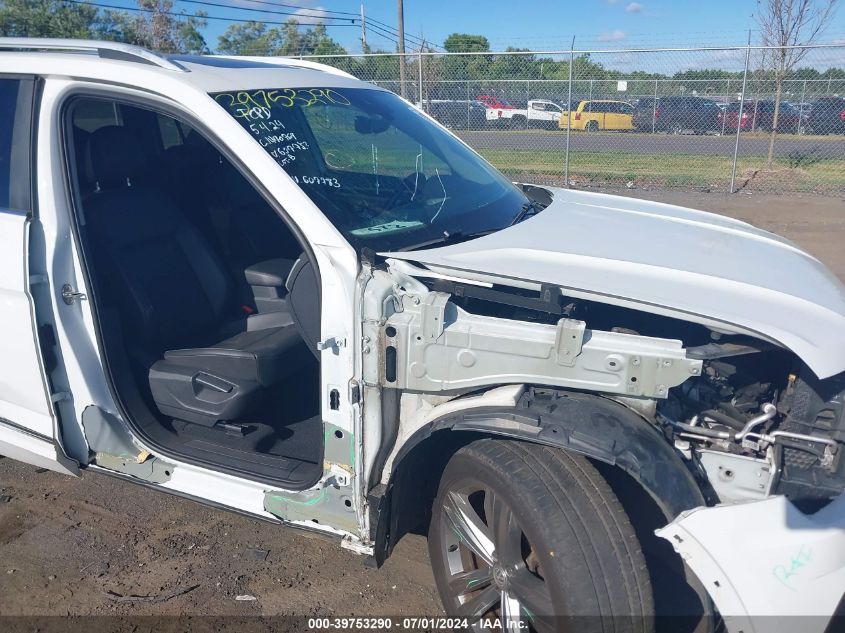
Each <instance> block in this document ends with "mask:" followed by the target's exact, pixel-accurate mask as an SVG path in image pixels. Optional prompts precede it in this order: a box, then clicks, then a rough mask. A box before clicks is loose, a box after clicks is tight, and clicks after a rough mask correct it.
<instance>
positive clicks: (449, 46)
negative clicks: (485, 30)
mask: <svg viewBox="0 0 845 633" xmlns="http://www.w3.org/2000/svg"><path fill="white" fill-rule="evenodd" d="M443 48H445V49H446V50H447V51H448V52H450V53H486V52H487V51H489V50H490V42H489V41H487V38H486V37H484V36H483V35H469V34H467V33H452V34H451V35H450V36H449V37H447V38H446V40H445V41H444V42H443Z"/></svg>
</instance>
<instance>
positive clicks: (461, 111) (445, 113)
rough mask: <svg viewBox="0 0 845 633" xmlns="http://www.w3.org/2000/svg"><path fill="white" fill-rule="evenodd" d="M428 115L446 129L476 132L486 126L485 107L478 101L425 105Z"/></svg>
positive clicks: (434, 101) (432, 102)
mask: <svg viewBox="0 0 845 633" xmlns="http://www.w3.org/2000/svg"><path fill="white" fill-rule="evenodd" d="M426 108H427V110H428V113H429V114H430V115H431V116H433V117H434V118H435V119H437V121H438V122H440V123H442V124H443V125H445V126H446V127H448V128H453V129H456V130H478V129H481V128H483V127H484V126H485V125H486V124H487V106H485V105H484V104H483V103H481V102H480V101H437V100H433V101H430V102H429V103H427V104H426Z"/></svg>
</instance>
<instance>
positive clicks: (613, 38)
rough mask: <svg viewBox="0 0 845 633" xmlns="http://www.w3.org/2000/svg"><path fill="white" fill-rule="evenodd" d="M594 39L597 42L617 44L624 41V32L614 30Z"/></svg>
mask: <svg viewBox="0 0 845 633" xmlns="http://www.w3.org/2000/svg"><path fill="white" fill-rule="evenodd" d="M596 39H598V41H599V42H619V41H621V40H624V39H625V31H622V30H620V29H615V30H613V31H608V32H606V33H602V34H601V35H599V36H598V37H597V38H596Z"/></svg>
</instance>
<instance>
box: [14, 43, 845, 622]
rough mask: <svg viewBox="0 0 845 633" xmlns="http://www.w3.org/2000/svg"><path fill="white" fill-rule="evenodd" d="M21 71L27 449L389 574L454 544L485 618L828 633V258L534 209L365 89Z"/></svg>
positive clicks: (20, 387)
mask: <svg viewBox="0 0 845 633" xmlns="http://www.w3.org/2000/svg"><path fill="white" fill-rule="evenodd" d="M0 49H2V50H3V51H4V52H2V53H0V71H1V72H2V75H0V115H2V116H0V325H2V329H0V353H1V354H2V356H0V453H3V454H5V455H8V456H11V457H13V458H17V459H20V460H22V461H25V462H30V463H32V464H37V465H39V466H43V467H47V468H52V469H53V470H56V471H59V472H64V473H67V474H71V475H73V474H77V473H78V472H79V471H80V469H83V468H85V469H89V470H94V471H102V472H109V473H111V474H113V475H116V476H120V477H125V478H127V479H130V480H132V481H136V482H138V483H142V484H144V485H148V486H150V487H155V488H157V489H160V490H163V491H168V492H171V493H176V494H179V495H183V496H188V497H191V498H194V499H197V500H201V501H203V502H206V503H209V504H213V505H216V506H219V507H223V508H228V509H232V510H235V511H238V512H241V513H246V514H250V515H253V516H256V517H261V518H263V519H268V520H273V521H277V522H278V523H279V524H286V525H291V526H296V527H300V528H304V529H308V530H311V531H316V532H321V533H324V534H326V535H328V536H331V537H333V538H337V540H338V541H339V542H340V544H341V545H342V546H344V547H346V548H349V549H351V550H354V551H356V552H359V553H362V554H366V555H370V556H372V557H374V559H375V561H376V562H377V563H379V564H380V563H381V562H382V561H383V560H384V559H385V558H386V557H387V556H388V555H389V554H390V552H391V549H392V547H393V545H394V544H395V543H396V541H397V540H398V539H399V538H401V537H402V535H403V534H406V533H407V532H409V531H414V530H427V533H428V538H429V543H430V553H431V563H432V567H433V569H434V575H435V578H436V581H437V586H438V588H439V591H440V594H441V596H442V599H443V603H444V606H445V609H446V612H447V613H448V614H450V615H455V616H460V617H462V618H465V622H466V623H467V624H470V625H474V624H475V623H476V622H477V621H478V619H479V618H481V617H484V618H485V619H486V618H502V619H503V620H500V622H504V625H506V626H509V627H511V628H517V627H518V628H520V629H521V630H529V629H533V630H537V631H543V630H554V629H557V628H564V627H566V626H570V625H572V621H571V620H569V619H568V618H567V617H566V616H587V617H585V618H584V619H583V620H580V621H579V624H578V626H579V630H610V629H612V630H614V631H647V630H650V629H652V628H653V626H654V623H655V622H654V620H653V619H652V618H651V617H649V616H651V615H653V614H657V615H662V614H682V615H689V616H692V617H698V616H704V620H703V621H702V622H701V623H700V624H702V626H704V627H707V626H711V625H714V624H715V623H716V622H717V620H716V619H714V618H712V617H708V616H710V615H711V614H712V613H714V612H719V613H720V614H721V616H722V617H723V618H724V620H725V622H726V623H727V626H728V628H729V630H730V631H732V632H734V631H746V632H748V631H761V630H766V631H775V630H780V629H779V628H778V627H788V628H784V629H783V630H794V628H795V626H796V624H795V621H794V620H790V619H778V618H768V619H766V620H765V623H764V624H761V622H760V621H759V620H756V619H755V617H756V616H775V615H808V616H816V617H812V618H809V619H808V620H807V621H806V623H804V624H802V630H804V631H808V630H818V631H822V630H824V628H825V627H826V626H828V623H829V620H830V617H831V615H832V614H833V613H834V612H835V611H836V610H837V607H838V605H839V603H840V599H841V597H842V593H843V587H845V554H843V553H844V552H845V532H843V525H845V502H843V497H842V496H840V495H841V492H842V490H843V487H845V458H843V455H842V453H843V441H845V404H843V394H845V374H843V372H845V288H843V286H842V285H841V284H840V283H839V282H838V281H837V280H836V279H835V278H834V277H833V275H832V274H830V273H829V272H828V271H827V270H826V269H825V268H824V266H822V264H820V263H819V262H818V261H817V260H816V259H814V258H813V257H811V256H809V255H807V254H806V253H804V252H803V251H801V250H800V249H798V248H797V247H795V246H794V245H793V244H791V243H789V242H788V241H786V240H783V239H781V238H779V237H777V236H774V235H772V234H770V233H767V232H765V231H761V230H758V229H755V228H754V227H752V226H749V225H747V224H744V223H742V222H738V221H734V220H730V219H726V218H722V217H718V216H714V215H710V214H707V213H703V212H698V211H693V210H689V209H683V208H679V207H673V206H668V205H663V204H657V203H652V202H643V201H636V200H630V199H625V198H619V197H613V196H607V195H600V194H595V193H584V192H577V191H569V190H561V189H552V188H544V187H539V186H531V185H514V184H512V183H510V182H508V181H507V180H506V179H505V178H503V177H502V176H501V175H500V174H499V173H498V172H496V170H495V169H493V168H492V167H491V166H490V165H488V164H487V163H486V162H485V161H484V160H483V159H481V158H480V157H479V156H478V155H477V154H475V153H474V152H473V151H472V150H470V149H469V148H468V147H466V146H465V145H464V144H463V143H462V142H461V141H460V140H458V139H457V138H455V137H454V136H452V135H451V134H450V133H449V132H447V131H446V130H445V129H444V128H442V127H441V126H439V125H438V124H437V123H435V122H434V121H433V120H432V119H430V118H429V117H428V116H427V115H425V114H424V113H421V112H420V111H418V110H417V109H416V108H414V107H413V106H412V105H410V104H409V103H407V102H406V101H403V100H402V99H400V98H399V97H397V96H396V95H394V94H392V93H390V92H387V91H385V90H382V89H379V88H377V87H375V86H372V85H369V84H366V83H363V82H361V81H358V80H356V79H354V78H353V77H351V76H349V75H346V74H345V73H342V72H340V71H338V70H336V69H333V68H329V67H324V66H319V65H316V64H311V63H308V62H302V61H296V60H287V59H280V58H275V59H270V58H268V59H257V58H240V59H234V58H221V57H162V56H159V55H156V54H153V53H150V52H148V51H145V50H142V49H138V48H134V47H130V46H125V45H120V44H114V43H103V42H84V41H59V40H9V39H6V40H0ZM672 547H674V548H675V549H676V550H677V552H678V553H679V554H680V555H678V554H676V553H675V552H673V551H672ZM711 600H712V602H711ZM714 603H715V608H714V606H713V604H714ZM548 616H563V617H559V618H553V617H548ZM595 616H602V617H595ZM607 616H619V617H614V618H610V617H607ZM658 623H659V621H658Z"/></svg>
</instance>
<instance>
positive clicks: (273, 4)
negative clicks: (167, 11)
mask: <svg viewBox="0 0 845 633" xmlns="http://www.w3.org/2000/svg"><path fill="white" fill-rule="evenodd" d="M177 1H181V2H187V0H177ZM241 2H251V3H253V4H263V5H266V6H271V7H284V8H286V9H299V10H301V11H312V12H315V13H318V14H327V13H336V14H337V15H344V16H347V15H348V16H353V17H358V14H357V13H351V12H349V11H334V10H329V9H311V8H309V7H301V6H299V5H296V4H285V3H283V2H269V0H241ZM231 8H232V9H239V8H241V7H235V6H232V7H231ZM246 10H248V11H259V10H260V9H250V8H248V7H246ZM293 15H302V14H301V13H295V14H293ZM303 17H308V18H316V17H319V16H318V15H307V16H303Z"/></svg>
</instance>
